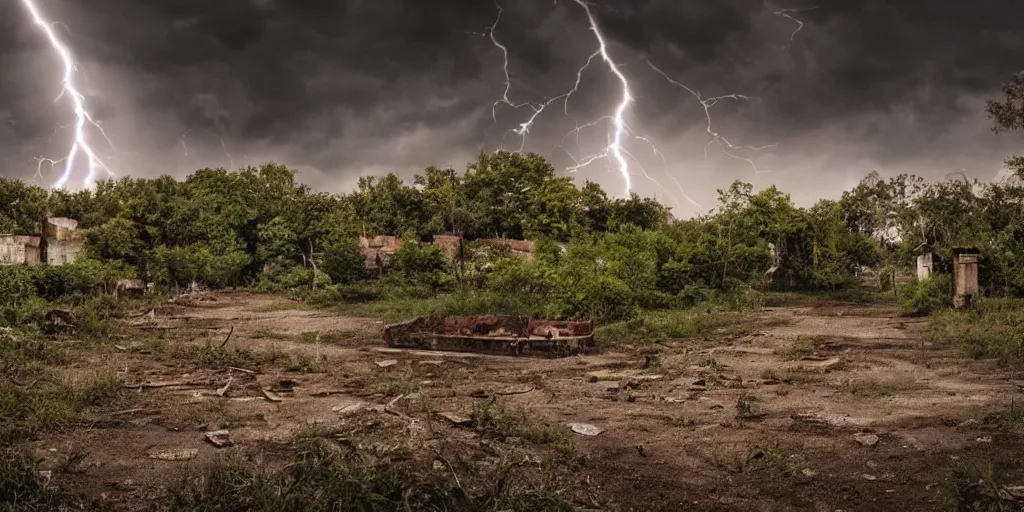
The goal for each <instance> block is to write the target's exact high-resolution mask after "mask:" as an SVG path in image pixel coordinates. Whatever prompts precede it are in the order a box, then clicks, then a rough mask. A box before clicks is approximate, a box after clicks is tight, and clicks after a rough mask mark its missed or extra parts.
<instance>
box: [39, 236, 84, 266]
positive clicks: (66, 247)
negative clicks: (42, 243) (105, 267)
mask: <svg viewBox="0 0 1024 512" xmlns="http://www.w3.org/2000/svg"><path fill="white" fill-rule="evenodd" d="M83 256H85V243H84V242H82V241H80V240H70V241H62V240H48V241H47V242H46V264H47V265H51V266H55V265H63V264H65V263H74V262H75V261H76V260H78V259H79V258H81V257H83Z"/></svg>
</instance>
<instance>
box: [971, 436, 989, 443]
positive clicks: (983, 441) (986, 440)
mask: <svg viewBox="0 0 1024 512" xmlns="http://www.w3.org/2000/svg"><path fill="white" fill-rule="evenodd" d="M975 441H977V442H979V443H991V442H992V436H985V437H979V438H977V439H975Z"/></svg>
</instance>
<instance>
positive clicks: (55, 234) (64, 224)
mask: <svg viewBox="0 0 1024 512" xmlns="http://www.w3.org/2000/svg"><path fill="white" fill-rule="evenodd" d="M43 237H44V242H43V244H42V245H43V250H42V251H41V253H42V255H43V256H44V258H45V263H46V264H47V265H63V264H65V263H72V262H74V261H75V260H77V259H78V258H80V257H83V256H85V233H84V232H82V231H81V230H79V229H78V221H76V220H75V219H68V218H66V217H50V218H48V219H46V222H45V223H44V224H43Z"/></svg>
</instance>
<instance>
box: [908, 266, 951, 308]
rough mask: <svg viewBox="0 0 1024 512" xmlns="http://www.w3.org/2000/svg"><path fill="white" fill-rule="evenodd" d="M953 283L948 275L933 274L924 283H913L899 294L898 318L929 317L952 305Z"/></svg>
mask: <svg viewBox="0 0 1024 512" xmlns="http://www.w3.org/2000/svg"><path fill="white" fill-rule="evenodd" d="M952 287H953V281H952V277H950V275H949V274H935V275H933V276H932V277H931V278H929V279H925V280H924V281H913V282H911V283H910V284H909V285H907V286H906V287H905V288H903V290H902V291H901V292H900V300H899V314H900V316H923V315H930V314H931V313H934V312H936V311H938V310H940V309H942V308H946V307H949V306H950V305H952V303H953V297H952V293H951V290H952Z"/></svg>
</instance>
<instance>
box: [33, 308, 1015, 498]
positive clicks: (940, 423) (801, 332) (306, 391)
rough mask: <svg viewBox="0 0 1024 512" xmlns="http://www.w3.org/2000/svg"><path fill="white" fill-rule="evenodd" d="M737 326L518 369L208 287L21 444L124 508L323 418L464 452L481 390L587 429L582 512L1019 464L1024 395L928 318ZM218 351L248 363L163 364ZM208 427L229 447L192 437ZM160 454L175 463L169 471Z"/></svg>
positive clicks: (827, 315)
mask: <svg viewBox="0 0 1024 512" xmlns="http://www.w3.org/2000/svg"><path fill="white" fill-rule="evenodd" d="M750 321H751V322H754V323H755V325H759V326H761V327H758V328H756V329H755V330H754V332H753V333H752V334H750V335H746V336H735V335H726V334H722V335H720V336H710V337H709V339H681V340H668V341H664V342H660V343H641V342H636V343H622V342H619V343H615V344H606V345H602V346H601V350H600V351H599V352H598V353H596V354H593V355H585V356H576V357H569V358H562V359H537V358H529V359H528V358H513V357H501V356H482V355H475V354H452V353H442V352H434V353H427V352H415V351H400V350H393V349H387V348H386V347H384V346H383V344H382V342H381V341H380V339H381V338H380V332H381V329H382V328H383V325H382V323H381V321H380V320H377V319H372V318H352V317H346V316H342V315H341V314H337V313H332V312H329V311H323V310H305V309H301V307H299V306H297V305H295V304H294V303H291V302H289V301H288V300H286V299H281V298H275V297H270V296H264V295H254V294H249V293H242V292H236V293H219V294H213V295H209V296H204V297H203V300H198V301H195V302H193V303H192V304H189V305H184V306H168V307H164V308H158V310H156V311H155V312H154V314H153V315H152V317H150V316H141V317H138V318H134V319H132V320H131V322H132V323H133V324H135V327H134V329H135V334H132V335H129V336H126V337H125V339H121V340H118V344H117V346H116V347H112V348H110V349H109V350H101V351H92V352H88V353H83V354H82V357H81V359H80V360H79V361H78V362H76V363H75V364H73V365H72V367H71V368H69V369H67V371H68V372H69V375H70V377H71V378H73V379H74V378H82V379H85V378H88V376H90V375H92V374H94V373H96V372H102V371H113V372H115V373H116V374H117V376H118V377H119V378H120V379H121V380H122V381H123V382H125V383H127V384H129V385H132V386H133V387H132V390H131V397H130V398H129V399H127V400H126V401H125V403H124V404H122V405H124V406H125V407H123V408H119V409H118V410H109V411H104V412H102V413H98V414H96V415H95V417H94V418H92V421H90V422H88V423H86V424H82V425H80V426H79V427H77V428H73V429H69V430H66V431H63V432H59V433H49V434H44V435H42V436H41V437H39V438H37V439H35V440H34V441H32V447H33V448H34V449H35V450H36V451H37V452H38V454H39V455H40V456H42V457H44V458H45V459H46V460H48V461H49V463H50V464H58V462H59V461H61V460H66V459H67V458H68V457H69V456H70V455H72V454H80V455H79V457H80V458H81V459H82V461H81V471H80V472H77V473H74V474H69V475H61V476H59V477H58V476H54V478H60V479H63V483H65V484H67V485H69V486H72V487H74V488H76V489H79V490H82V491H83V492H85V493H86V494H89V495H91V496H94V497H101V498H102V499H104V500H107V501H110V502H112V503H116V504H118V505H119V506H121V507H123V508H125V509H135V508H144V506H143V505H144V503H145V500H146V499H147V496H151V495H152V493H153V492H154V489H157V488H159V487H160V486H162V485H166V484H168V482H169V481H170V479H173V478H178V477H179V476H180V475H183V474H187V473H188V472H190V471H196V470H198V468H201V467H202V466H203V465H204V464H207V463H209V462H211V461H213V460H215V459H217V458H218V457H219V456H221V455H223V454H225V453H234V454H242V455H244V456H246V457H249V458H257V459H259V458H267V459H272V458H273V456H274V447H275V446H278V445H281V444H283V443H288V442H289V441H290V440H292V439H294V438H295V436H296V435H297V434H301V433H302V432H304V431H308V430H309V429H310V428H313V427H312V426H316V425H320V426H339V425H353V424H356V423H358V424H360V425H361V428H362V430H361V432H362V433H363V435H364V436H365V437H361V438H360V439H361V441H360V442H368V443H380V444H381V445H391V444H394V445H397V444H403V443H404V444H406V445H410V446H413V447H414V448H415V447H417V446H422V447H424V448H423V449H427V448H426V447H429V446H430V441H431V438H432V437H433V436H435V435H437V434H436V432H437V430H436V429H439V428H443V429H445V430H446V431H449V432H453V433H455V434H457V435H460V436H462V438H464V439H466V440H467V442H468V441H471V440H472V439H473V438H474V436H475V434H474V433H473V431H472V429H467V428H466V427H464V426H460V425H458V424H456V423H458V421H454V422H453V421H445V420H438V419H437V417H438V415H437V414H436V413H439V412H440V413H448V416H449V417H454V418H457V417H460V416H461V417H467V418H468V417H469V416H470V415H471V414H472V412H473V410H474V408H475V407H478V406H479V404H480V402H481V401H482V400H486V399H487V398H481V397H491V398H492V399H497V400H500V401H501V403H502V404H504V406H505V407H507V408H509V409H510V410H522V411H526V414H527V415H528V416H529V418H530V419H531V420H534V421H537V422H540V423H543V424H547V425H556V426H562V427H564V426H567V425H569V424H572V423H584V424H589V425H593V426H596V427H598V428H599V429H601V432H600V434H598V435H596V436H587V435H581V434H572V435H573V438H574V440H575V442H576V444H577V446H578V450H579V452H580V454H581V455H582V457H583V460H584V462H583V464H582V466H581V469H580V470H579V471H578V472H577V477H578V480H577V483H576V485H577V489H576V494H577V496H579V497H578V498H577V501H578V502H580V503H581V505H580V506H589V507H590V508H595V509H605V508H607V509H613V508H617V509H625V510H630V509H631V510H708V511H710V510H730V511H781V510H810V511H830V512H831V511H837V510H843V511H859V510H864V511H875V510H901V511H914V510H933V509H935V507H936V502H935V498H936V484H937V482H939V481H940V480H941V479H942V478H943V475H944V474H945V473H946V472H948V471H949V468H950V467H951V465H952V464H953V463H954V462H955V461H957V460H970V461H971V462H972V463H978V464H985V463H992V462H994V461H997V460H999V459H1000V457H1006V456H1007V455H1008V454H1009V455H1011V456H1012V454H1017V455H1018V456H1019V454H1021V453H1024V436H1022V435H1021V434H1018V433H1013V432H1010V431H1007V430H1003V429H999V428H997V427H996V426H993V425H992V424H991V422H990V421H986V418H987V417H988V415H989V414H990V413H992V412H993V411H999V410H1003V409H1005V408H1006V407H1007V406H1008V404H1009V403H1010V402H1011V400H1013V399H1014V398H1016V399H1017V400H1018V401H1020V400H1024V380H1022V378H1021V376H1020V375H1018V374H1012V373H1009V372H1008V371H1006V370H1003V369H999V368H997V367H996V366H995V365H994V364H991V363H988V362H979V361H972V360H969V359H966V358H965V357H964V356H963V354H962V352H961V351H959V350H958V348H957V347H955V346H952V345H944V344H933V343H930V342H927V341H924V339H923V336H922V335H921V329H922V328H923V323H922V322H923V321H914V320H905V319H898V318H895V315H894V310H890V309H887V308H884V307H877V306H857V305H849V304H828V303H823V304H821V305H819V306H815V307H800V308H795V307H778V308H766V309H764V310H761V311H759V312H755V313H752V314H751V320H750ZM229 333H230V335H229ZM226 338H227V340H226V341H225V339H226ZM222 344H223V345H224V346H225V347H237V348H239V349H245V350H247V351H251V352H252V353H254V354H260V356H259V358H257V359H255V360H252V361H250V360H247V359H245V358H243V357H240V358H238V360H237V361H232V360H220V361H203V360H202V359H201V358H198V359H197V358H178V357H174V356H173V354H175V352H174V350H179V352H177V353H179V354H181V353H182V352H180V351H181V350H184V351H187V352H193V353H198V352H199V351H201V350H202V347H220V346H221V345H222ZM236 363H237V364H238V365H239V366H235V364H236ZM247 363H251V366H252V367H249V368H246V367H244V366H240V365H243V364H247ZM228 366H231V367H233V368H228ZM595 372H596V373H595ZM282 381H285V382H282ZM288 381H290V382H288ZM229 382H230V385H229ZM146 383H148V384H146ZM171 384H174V385H171ZM226 385H227V389H224V387H225V386H226ZM264 389H271V390H273V391H271V392H270V394H269V397H268V396H267V395H265V394H264V392H263V390H264ZM289 389H291V391H290V392H289ZM218 390H222V391H223V392H222V393H221V394H218ZM385 409H386V410H385ZM425 411H433V413H430V412H425ZM385 412H391V413H392V414H385ZM431 417H433V418H431ZM368 418H377V419H376V420H372V421H371V420H369V419H368ZM367 421H370V423H367ZM428 423H429V424H430V428H426V427H425V425H426V424H428ZM219 428H226V429H227V430H228V431H229V433H230V434H229V435H230V439H231V442H232V446H229V447H224V448H217V447H215V446H214V445H213V444H212V443H209V442H207V441H206V440H205V438H204V433H205V432H207V431H211V430H217V429H219ZM174 457H179V458H183V459H186V460H162V459H161V458H164V459H166V458H174ZM1018 484H1024V482H1019V483H1018Z"/></svg>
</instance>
